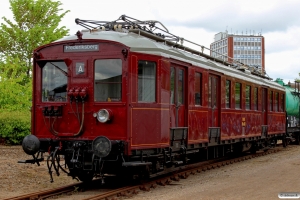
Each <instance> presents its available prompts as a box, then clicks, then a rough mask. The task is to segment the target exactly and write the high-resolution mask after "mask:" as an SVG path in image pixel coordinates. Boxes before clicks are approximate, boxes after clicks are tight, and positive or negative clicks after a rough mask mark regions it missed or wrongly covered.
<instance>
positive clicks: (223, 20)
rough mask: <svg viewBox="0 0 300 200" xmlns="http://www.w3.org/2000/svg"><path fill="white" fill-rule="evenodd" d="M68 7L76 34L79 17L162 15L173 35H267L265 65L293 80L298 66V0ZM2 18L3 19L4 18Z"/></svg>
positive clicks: (4, 1) (206, 38)
mask: <svg viewBox="0 0 300 200" xmlns="http://www.w3.org/2000/svg"><path fill="white" fill-rule="evenodd" d="M61 2H62V3H63V6H62V9H63V10H70V11H71V12H70V13H68V14H67V15H66V16H65V18H64V19H63V21H62V22H61V25H64V26H66V27H67V28H68V29H70V34H75V33H76V32H77V31H78V30H81V29H83V27H81V26H79V25H76V24H75V18H80V19H89V20H103V21H113V20H116V19H117V18H118V17H120V16H121V15H122V14H126V15H128V16H130V17H134V18H137V19H139V20H158V21H160V22H162V23H163V24H164V25H166V26H167V28H168V29H169V30H170V32H172V33H173V34H175V35H178V36H180V37H183V38H185V39H188V40H191V41H193V42H196V43H199V44H200V45H204V46H206V47H209V45H210V43H212V42H213V39H214V35H215V34H216V33H218V32H222V31H225V30H226V29H227V30H228V32H229V33H237V31H238V33H239V34H241V33H242V32H243V34H246V31H247V34H249V33H250V31H251V32H252V33H253V31H255V33H256V34H257V33H258V32H261V31H262V35H263V36H264V37H265V41H266V43H265V51H266V55H265V56H266V62H265V64H266V71H267V73H268V75H269V76H270V77H272V78H273V79H276V78H283V79H284V80H287V81H288V80H291V81H292V80H294V79H295V78H296V77H298V73H299V72H300V50H299V47H300V38H299V37H298V35H299V33H300V17H299V8H300V1H298V0H285V1H282V0H273V1H271V2H270V1H268V0H243V1H240V0H214V1H207V0H185V1H176V0H143V1H140V0H130V1H121V0H108V1H99V0H85V1H83V2H82V1H74V0H61ZM1 16H6V17H7V18H10V19H11V18H12V14H11V11H10V9H9V1H8V0H1V7H0V17H1ZM0 22H3V20H2V19H0Z"/></svg>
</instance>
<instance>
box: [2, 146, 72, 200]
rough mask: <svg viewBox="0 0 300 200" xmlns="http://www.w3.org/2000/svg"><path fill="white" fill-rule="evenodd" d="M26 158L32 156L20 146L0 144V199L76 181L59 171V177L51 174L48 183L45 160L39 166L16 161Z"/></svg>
mask: <svg viewBox="0 0 300 200" xmlns="http://www.w3.org/2000/svg"><path fill="white" fill-rule="evenodd" d="M26 159H32V157H31V156H28V155H27V154H25V153H24V151H23V150H22V147H21V146H3V145H0V199H5V198H9V197H14V196H17V195H20V194H27V193H30V192H34V191H37V190H44V189H50V188H55V187H58V186H63V185H67V184H72V183H75V182H77V180H73V179H72V178H71V177H68V176H67V175H66V174H65V173H61V175H60V176H59V177H57V176H56V175H55V174H53V179H54V182H53V183H50V176H49V173H48V170H47V166H46V162H42V163H41V166H37V165H36V164H21V163H18V161H19V160H26Z"/></svg>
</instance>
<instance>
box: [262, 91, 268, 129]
mask: <svg viewBox="0 0 300 200" xmlns="http://www.w3.org/2000/svg"><path fill="white" fill-rule="evenodd" d="M267 100H268V90H267V89H266V88H263V89H262V102H261V105H262V125H267V117H268V112H267V106H268V104H267Z"/></svg>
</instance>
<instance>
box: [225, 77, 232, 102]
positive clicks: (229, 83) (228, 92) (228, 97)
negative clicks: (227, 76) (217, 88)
mask: <svg viewBox="0 0 300 200" xmlns="http://www.w3.org/2000/svg"><path fill="white" fill-rule="evenodd" d="M230 88H231V82H230V81H229V80H226V97H225V101H226V108H230V96H231V89H230Z"/></svg>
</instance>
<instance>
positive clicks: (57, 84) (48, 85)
mask: <svg viewBox="0 0 300 200" xmlns="http://www.w3.org/2000/svg"><path fill="white" fill-rule="evenodd" d="M67 75H68V68H67V66H66V64H65V62H63V61H59V62H47V63H46V65H45V66H44V67H43V69H42V101H43V102H49V101H67V82H68V77H67Z"/></svg>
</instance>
